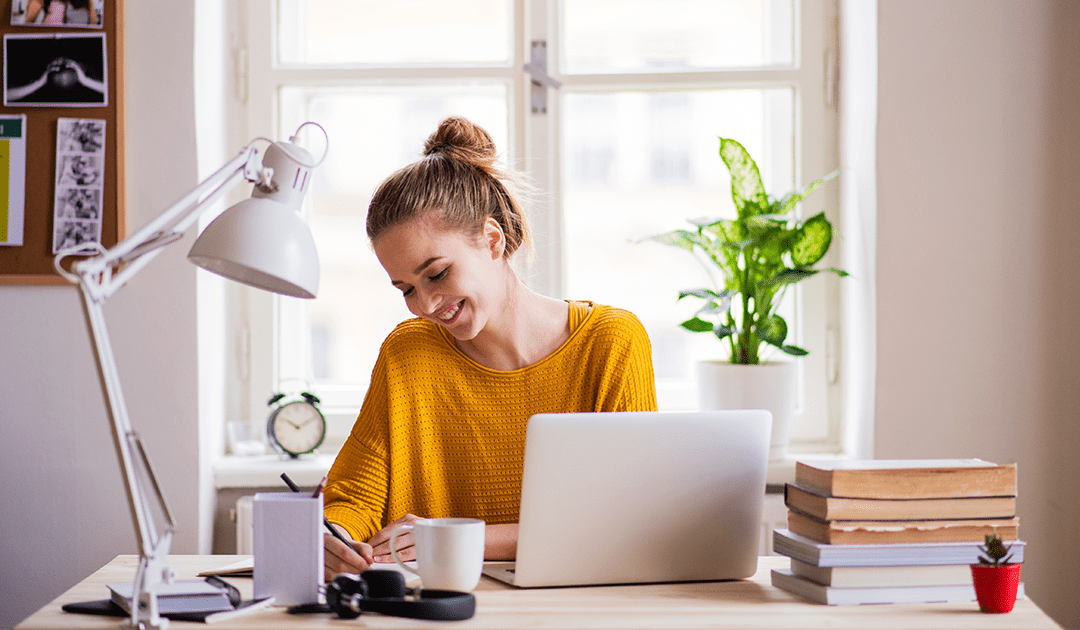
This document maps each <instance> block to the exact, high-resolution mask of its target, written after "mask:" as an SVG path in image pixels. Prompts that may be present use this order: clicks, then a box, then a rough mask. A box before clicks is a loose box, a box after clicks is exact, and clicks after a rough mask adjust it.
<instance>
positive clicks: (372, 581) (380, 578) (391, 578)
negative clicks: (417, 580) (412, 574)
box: [360, 569, 406, 599]
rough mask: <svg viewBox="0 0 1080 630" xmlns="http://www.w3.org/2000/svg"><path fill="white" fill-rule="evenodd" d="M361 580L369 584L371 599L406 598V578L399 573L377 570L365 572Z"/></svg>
mask: <svg viewBox="0 0 1080 630" xmlns="http://www.w3.org/2000/svg"><path fill="white" fill-rule="evenodd" d="M360 579H362V580H363V581H364V583H365V584H367V596H368V597H371V598H380V599H381V598H388V597H397V598H401V597H405V592H406V591H405V576H403V575H402V574H400V573H398V572H397V571H386V570H382V569H375V570H372V571H364V572H363V573H361V574H360Z"/></svg>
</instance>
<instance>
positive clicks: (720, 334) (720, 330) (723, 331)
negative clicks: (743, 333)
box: [712, 324, 738, 341]
mask: <svg viewBox="0 0 1080 630" xmlns="http://www.w3.org/2000/svg"><path fill="white" fill-rule="evenodd" d="M712 332H713V334H714V335H716V338H717V339H719V340H721V341H723V340H724V339H727V338H728V337H730V336H732V335H734V334H736V333H737V332H738V331H736V330H734V329H731V328H728V327H727V326H725V325H723V324H717V325H716V326H713V329H712Z"/></svg>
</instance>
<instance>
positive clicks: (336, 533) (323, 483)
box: [281, 473, 353, 549]
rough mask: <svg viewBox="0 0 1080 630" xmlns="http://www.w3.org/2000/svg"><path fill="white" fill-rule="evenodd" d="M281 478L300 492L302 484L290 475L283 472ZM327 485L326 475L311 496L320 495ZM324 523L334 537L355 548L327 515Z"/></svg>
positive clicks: (291, 488)
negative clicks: (297, 483) (294, 481)
mask: <svg viewBox="0 0 1080 630" xmlns="http://www.w3.org/2000/svg"><path fill="white" fill-rule="evenodd" d="M281 480H282V481H284V482H285V485H287V486H289V489H290V490H292V491H293V492H300V486H298V485H296V484H295V483H293V480H292V479H289V475H287V474H285V473H281ZM325 486H326V477H323V478H322V481H320V482H319V485H318V486H316V487H315V492H314V493H313V494H312V495H311V496H312V497H317V496H319V493H321V492H322V490H323V488H324V487H325ZM323 525H326V529H329V530H330V533H331V534H333V535H334V538H337V539H338V540H340V541H341V542H343V543H345V546H347V547H348V548H349V549H352V548H353V546H352V544H351V543H350V542H349V541H347V540H345V537H344V536H342V535H341V532H339V531H338V530H337V528H336V527H334V526H333V525H331V524H330V521H329V519H327V518H326V517H325V516H324V517H323Z"/></svg>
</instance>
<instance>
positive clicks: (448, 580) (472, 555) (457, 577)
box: [390, 518, 485, 593]
mask: <svg viewBox="0 0 1080 630" xmlns="http://www.w3.org/2000/svg"><path fill="white" fill-rule="evenodd" d="M484 528H485V523H484V521H482V520H479V519H475V518H422V519H419V520H417V521H416V522H415V523H413V524H411V525H401V526H399V527H398V528H397V529H395V530H394V531H393V532H392V533H391V534H390V554H391V555H392V556H393V557H394V562H397V563H398V564H399V565H400V566H401V567H402V568H403V569H405V570H406V571H409V572H411V573H415V574H416V575H419V576H420V581H421V583H422V584H423V587H424V588H425V589H435V590H440V591H460V592H463V593H468V592H470V591H472V590H473V589H474V588H476V585H477V584H479V583H480V572H481V571H482V570H483V568H484ZM410 531H411V532H412V533H413V538H414V539H415V545H416V569H415V570H414V569H413V568H412V567H410V566H409V565H407V564H405V563H404V562H402V560H401V558H400V557H399V556H398V552H397V539H398V536H400V535H402V534H404V533H406V532H410Z"/></svg>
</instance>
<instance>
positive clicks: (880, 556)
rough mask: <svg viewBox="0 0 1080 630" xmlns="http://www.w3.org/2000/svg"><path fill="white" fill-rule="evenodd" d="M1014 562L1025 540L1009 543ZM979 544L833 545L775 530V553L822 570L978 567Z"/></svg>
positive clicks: (1019, 556) (784, 530) (1020, 553)
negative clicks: (921, 566)
mask: <svg viewBox="0 0 1080 630" xmlns="http://www.w3.org/2000/svg"><path fill="white" fill-rule="evenodd" d="M1008 544H1011V545H1012V547H1011V550H1012V553H1013V560H1012V561H1013V562H1023V561H1024V541H1022V540H1016V541H1009V543H1008ZM979 545H980V543H977V542H951V543H888V544H879V545H830V544H827V543H821V542H817V541H814V540H810V539H809V538H806V537H804V536H800V535H798V534H796V533H794V532H792V531H790V530H788V529H775V530H773V551H775V552H776V553H778V554H780V555H782V556H787V557H789V558H795V559H796V560H801V561H803V562H805V563H807V564H812V565H814V566H819V567H880V566H912V565H915V566H918V565H931V564H965V565H967V564H975V563H977V562H978V561H979V554H981V553H982V550H981V549H979Z"/></svg>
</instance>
